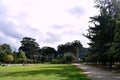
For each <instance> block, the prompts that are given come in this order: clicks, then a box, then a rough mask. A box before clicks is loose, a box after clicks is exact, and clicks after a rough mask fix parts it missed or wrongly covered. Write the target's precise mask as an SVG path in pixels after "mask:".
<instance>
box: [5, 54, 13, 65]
mask: <svg viewBox="0 0 120 80" xmlns="http://www.w3.org/2000/svg"><path fill="white" fill-rule="evenodd" d="M4 61H5V62H7V63H11V62H13V61H14V57H13V55H10V54H8V55H6V56H4Z"/></svg>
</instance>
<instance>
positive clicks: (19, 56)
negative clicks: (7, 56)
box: [18, 50, 27, 63]
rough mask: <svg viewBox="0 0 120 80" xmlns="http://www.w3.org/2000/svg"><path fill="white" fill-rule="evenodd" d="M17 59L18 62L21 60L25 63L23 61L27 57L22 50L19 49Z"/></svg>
mask: <svg viewBox="0 0 120 80" xmlns="http://www.w3.org/2000/svg"><path fill="white" fill-rule="evenodd" d="M18 60H19V61H20V62H23V63H25V62H26V61H27V57H26V55H25V52H24V51H22V50H20V52H19V54H18Z"/></svg>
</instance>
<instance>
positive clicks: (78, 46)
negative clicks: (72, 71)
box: [71, 40, 82, 62]
mask: <svg viewBox="0 0 120 80" xmlns="http://www.w3.org/2000/svg"><path fill="white" fill-rule="evenodd" d="M71 45H72V47H73V49H74V53H75V55H76V61H77V62H79V53H80V51H81V49H82V44H81V43H80V41H79V40H75V41H73V42H72V43H71Z"/></svg>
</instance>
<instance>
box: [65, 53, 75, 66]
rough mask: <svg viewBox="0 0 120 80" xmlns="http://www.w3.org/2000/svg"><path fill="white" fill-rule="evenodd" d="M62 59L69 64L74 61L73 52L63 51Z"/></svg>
mask: <svg viewBox="0 0 120 80" xmlns="http://www.w3.org/2000/svg"><path fill="white" fill-rule="evenodd" d="M63 59H64V61H65V62H66V63H68V64H71V63H72V62H74V60H75V56H74V54H73V53H65V54H64V57H63Z"/></svg>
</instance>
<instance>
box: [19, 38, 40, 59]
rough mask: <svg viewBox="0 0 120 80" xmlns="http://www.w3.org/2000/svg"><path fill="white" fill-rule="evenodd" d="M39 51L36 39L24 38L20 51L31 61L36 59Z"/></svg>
mask: <svg viewBox="0 0 120 80" xmlns="http://www.w3.org/2000/svg"><path fill="white" fill-rule="evenodd" d="M39 49H40V48H39V45H38V43H37V42H35V39H33V38H31V37H24V38H23V40H22V41H21V46H20V48H19V50H22V51H24V52H25V54H26V57H27V58H28V59H31V60H35V59H36V54H37V53H38V51H39Z"/></svg>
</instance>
